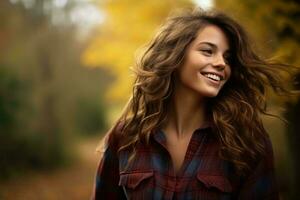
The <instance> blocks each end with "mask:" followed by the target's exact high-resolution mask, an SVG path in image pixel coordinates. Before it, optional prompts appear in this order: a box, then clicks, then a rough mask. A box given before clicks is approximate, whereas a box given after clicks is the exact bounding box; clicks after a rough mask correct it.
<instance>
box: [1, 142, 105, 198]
mask: <svg viewBox="0 0 300 200" xmlns="http://www.w3.org/2000/svg"><path fill="white" fill-rule="evenodd" d="M97 143H98V141H97V139H95V138H93V139H85V140H82V141H81V142H80V143H79V144H78V149H79V152H80V153H79V156H78V160H77V161H76V162H75V164H74V165H71V166H69V167H66V168H63V169H58V170H54V171H51V172H30V173H28V174H26V175H25V176H22V177H17V178H15V179H13V180H10V181H8V182H5V183H2V184H1V185H0V200H68V199H70V200H83V199H90V196H91V193H92V189H93V183H94V176H95V172H96V168H97V163H98V159H99V155H98V154H96V153H95V148H96V146H97Z"/></svg>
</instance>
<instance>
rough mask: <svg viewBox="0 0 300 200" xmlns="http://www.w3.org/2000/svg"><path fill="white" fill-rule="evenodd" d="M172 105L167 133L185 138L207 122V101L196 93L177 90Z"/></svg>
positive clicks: (167, 123)
mask: <svg viewBox="0 0 300 200" xmlns="http://www.w3.org/2000/svg"><path fill="white" fill-rule="evenodd" d="M175 91H176V92H175V94H174V95H173V99H172V103H171V104H170V108H169V110H170V111H169V113H168V116H167V119H168V120H167V121H166V123H165V125H164V126H163V128H164V129H165V130H166V132H169V133H172V134H176V136H177V137H178V138H183V137H185V136H187V135H189V134H191V133H193V132H194V130H195V129H197V128H199V127H201V125H202V124H203V123H204V122H205V120H206V109H205V108H206V103H205V102H206V100H205V98H203V97H201V96H199V94H198V93H196V92H191V91H187V90H186V89H180V88H177V89H176V90H175Z"/></svg>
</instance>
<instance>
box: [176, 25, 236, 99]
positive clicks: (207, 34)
mask: <svg viewBox="0 0 300 200" xmlns="http://www.w3.org/2000/svg"><path fill="white" fill-rule="evenodd" d="M229 56H230V55H229V44H228V40H227V37H226V35H225V34H224V32H223V31H222V30H221V29H220V28H219V27H217V26H214V25H208V26H206V27H204V28H203V29H202V30H201V31H200V32H199V33H198V35H197V37H196V39H195V40H194V41H193V42H192V43H191V44H190V45H189V46H188V48H187V50H186V53H185V61H184V63H183V65H182V66H181V67H180V68H179V70H178V72H179V73H178V76H179V84H180V85H181V86H183V87H184V88H187V89H189V90H191V91H194V92H197V93H198V94H199V95H200V96H203V97H215V96H217V95H218V93H219V91H220V90H221V88H222V87H223V86H224V84H225V83H226V81H227V80H228V79H229V77H230V74H231V69H230V66H229V65H228V61H227V60H228V59H229Z"/></svg>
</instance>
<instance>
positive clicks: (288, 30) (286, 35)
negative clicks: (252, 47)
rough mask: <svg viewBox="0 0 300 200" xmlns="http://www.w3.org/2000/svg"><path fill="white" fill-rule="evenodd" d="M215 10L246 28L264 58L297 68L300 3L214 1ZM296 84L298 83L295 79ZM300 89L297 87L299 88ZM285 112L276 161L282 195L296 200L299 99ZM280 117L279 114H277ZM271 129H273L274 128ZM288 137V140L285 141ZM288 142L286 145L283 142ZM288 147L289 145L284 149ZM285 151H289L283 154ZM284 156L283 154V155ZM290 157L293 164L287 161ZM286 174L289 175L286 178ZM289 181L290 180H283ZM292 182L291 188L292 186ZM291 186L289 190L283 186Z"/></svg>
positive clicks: (299, 61)
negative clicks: (283, 127)
mask: <svg viewBox="0 0 300 200" xmlns="http://www.w3.org/2000/svg"><path fill="white" fill-rule="evenodd" d="M215 2H216V5H217V7H218V8H221V9H222V10H225V12H227V13H231V14H232V15H233V17H235V18H236V19H239V21H240V22H241V23H242V24H244V25H245V28H246V29H247V31H248V32H250V33H251V35H252V36H253V37H254V39H255V40H256V41H258V43H257V44H256V45H257V46H256V49H259V50H260V51H261V53H262V54H263V55H264V56H265V57H271V56H272V57H273V58H275V59H277V60H280V61H281V62H285V63H289V64H292V65H295V66H298V67H299V66H300V57H299V56H298V52H299V51H300V45H299V44H300V26H299V20H300V3H299V1H296V0H264V1H260V0H243V1H241V0H215ZM298 81H300V78H299V75H298ZM298 89H299V86H298ZM271 97H272V101H271V103H272V104H273V106H274V105H276V104H277V105H278V104H282V99H280V98H275V97H274V96H271ZM289 100H290V102H289V105H288V110H287V112H286V114H285V116H286V118H287V119H288V120H289V124H288V130H287V134H286V135H284V134H283V133H278V134H281V138H280V139H278V140H275V141H274V142H275V143H274V144H275V145H278V146H275V149H279V148H280V150H281V151H282V152H281V154H283V155H281V158H280V159H278V160H279V161H280V162H281V163H279V164H278V165H279V167H280V169H279V170H280V174H279V175H280V176H279V179H280V181H281V185H280V186H281V191H282V194H283V196H284V197H285V198H287V199H297V198H298V197H299V196H300V193H299V192H300V191H299V190H298V189H297V188H298V185H299V184H300V182H299V181H300V173H299V171H298V168H299V167H300V157H299V153H298V152H299V151H300V149H299V148H300V144H299V141H300V138H299V134H298V132H299V128H300V127H299V116H300V108H299V104H300V99H299V98H292V99H289ZM280 114H282V113H280ZM272 126H273V127H274V126H275V127H276V125H275V124H273V125H272ZM276 131H278V130H275V129H274V128H273V129H272V128H270V131H269V132H270V134H271V136H273V137H274V138H275V137H277V138H279V137H278V136H275V133H274V132H276ZM286 136H287V137H286ZM285 138H286V139H287V142H284V141H285ZM287 144H288V145H287ZM286 150H290V151H287V152H285V151H286ZM283 152H284V153H283ZM290 154H292V160H291V159H290V157H289V156H290ZM290 163H293V167H292V168H293V169H294V170H293V172H291V170H289V169H290V168H291V167H290V166H289V165H290ZM286 171H289V172H291V173H289V174H288V176H287V174H286ZM286 179H291V180H286ZM291 182H292V184H291ZM289 184H290V185H292V187H288V186H286V185H289Z"/></svg>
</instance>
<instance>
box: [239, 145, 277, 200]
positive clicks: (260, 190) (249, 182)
mask: <svg viewBox="0 0 300 200" xmlns="http://www.w3.org/2000/svg"><path fill="white" fill-rule="evenodd" d="M265 152H266V154H265V155H264V156H263V157H262V158H261V159H260V161H259V162H258V165H257V166H256V168H255V169H254V170H253V172H251V174H250V175H249V176H248V178H247V179H246V181H245V182H244V184H243V185H242V188H241V190H240V195H239V198H238V199H243V200H247V199H249V200H250V199H261V200H263V199H270V200H271V199H272V200H277V199H279V194H278V187H277V181H276V177H275V170H274V157H273V148H272V144H271V141H270V139H267V140H266V151H265Z"/></svg>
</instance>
